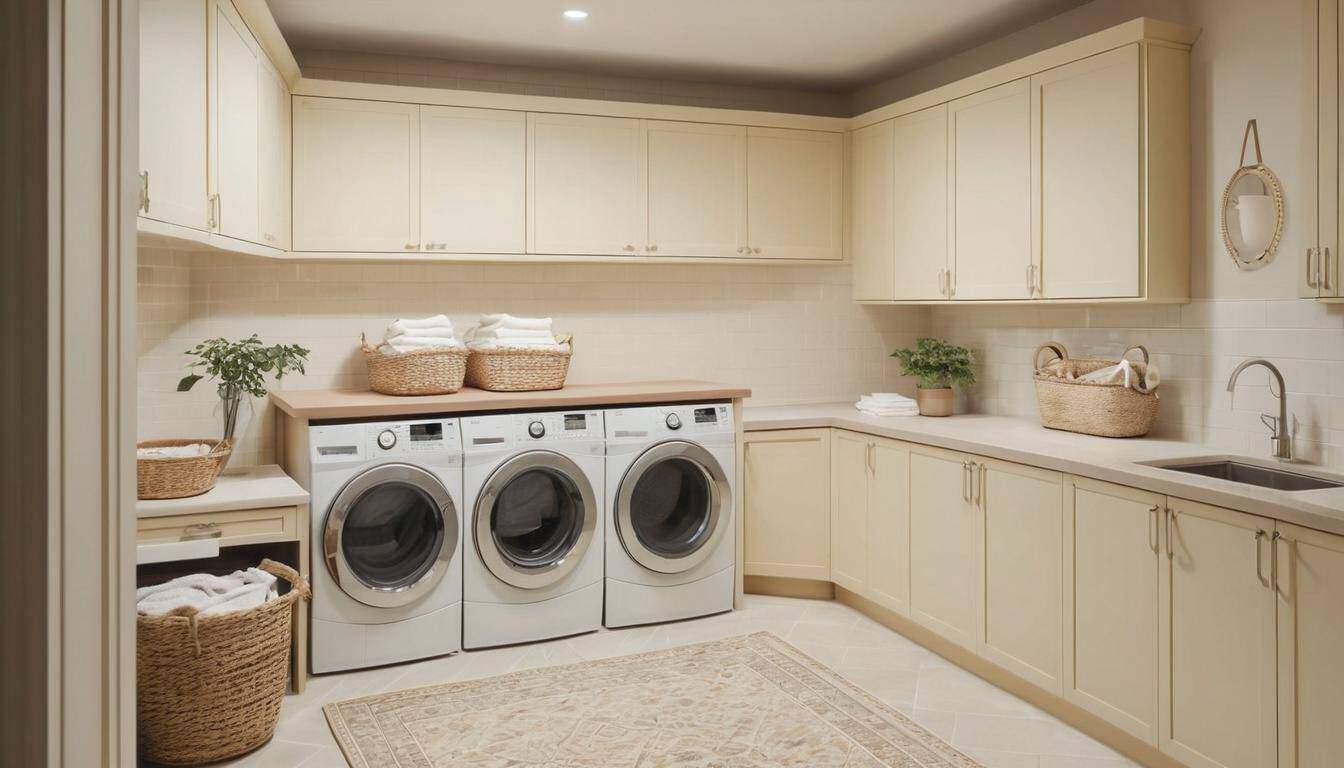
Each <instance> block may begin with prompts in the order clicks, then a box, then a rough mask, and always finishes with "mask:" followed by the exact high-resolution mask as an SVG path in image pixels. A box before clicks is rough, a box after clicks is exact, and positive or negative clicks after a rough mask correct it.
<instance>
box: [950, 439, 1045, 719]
mask: <svg viewBox="0 0 1344 768" xmlns="http://www.w3.org/2000/svg"><path fill="white" fill-rule="evenodd" d="M975 474H976V477H975V480H976V485H977V487H976V488H975V490H974V491H973V493H972V497H973V499H974V501H975V503H976V504H978V505H979V506H980V509H981V516H982V518H983V525H984V537H983V539H982V541H983V546H984V555H983V557H982V561H983V563H984V584H985V597H984V617H983V619H982V621H981V632H980V635H979V638H978V652H979V653H980V655H981V656H983V657H985V658H987V659H989V660H990V661H992V662H994V663H996V664H998V665H999V666H1001V667H1003V668H1005V669H1008V670H1010V671H1012V672H1014V673H1016V674H1017V675H1018V676H1019V677H1021V678H1022V679H1024V680H1028V681H1030V682H1033V683H1035V684H1036V685H1038V686H1040V687H1041V688H1044V689H1045V690H1047V691H1050V692H1052V693H1055V694H1062V693H1063V684H1062V683H1061V674H1062V669H1061V665H1062V662H1061V651H1060V637H1061V633H1062V619H1061V607H1060V600H1061V595H1062V592H1063V589H1062V585H1061V578H1060V569H1061V567H1062V566H1061V562H1062V560H1063V554H1062V547H1063V532H1062V530H1063V513H1064V508H1063V503H1064V501H1063V500H1064V492H1063V480H1062V478H1061V477H1060V476H1059V475H1058V474H1056V473H1054V472H1047V471H1045V470H1041V469H1036V468H1034V467H1026V466H1022V465H1020V464H1010V463H1008V462H1003V461H994V460H988V459H986V460H982V461H979V462H977V465H976V473H975Z"/></svg>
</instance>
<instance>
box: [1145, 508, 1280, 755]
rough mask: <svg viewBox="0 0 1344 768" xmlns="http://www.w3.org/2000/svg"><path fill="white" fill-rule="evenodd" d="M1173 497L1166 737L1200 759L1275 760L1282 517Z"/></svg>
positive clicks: (1164, 649)
mask: <svg viewBox="0 0 1344 768" xmlns="http://www.w3.org/2000/svg"><path fill="white" fill-rule="evenodd" d="M1169 506H1170V508H1171V511H1170V513H1169V514H1171V515H1172V517H1171V520H1170V525H1171V528H1170V530H1171V538H1170V540H1169V541H1168V546H1169V549H1168V552H1169V553H1170V556H1169V557H1168V558H1164V562H1163V564H1162V568H1161V574H1162V582H1161V583H1162V587H1161V598H1162V606H1161V613H1160V614H1159V617H1160V618H1159V620H1160V622H1161V627H1160V630H1159V636H1160V637H1161V640H1162V642H1161V645H1160V646H1159V648H1160V653H1159V657H1158V666H1159V669H1158V679H1159V680H1160V681H1161V685H1162V688H1161V691H1160V694H1159V695H1160V699H1159V704H1160V711H1159V721H1158V722H1159V723H1160V732H1159V734H1158V736H1159V741H1158V745H1159V747H1160V748H1161V750H1162V751H1163V752H1165V753H1167V754H1168V755H1170V756H1172V757H1173V758H1175V759H1177V760H1179V761H1181V762H1183V763H1185V764H1186V765H1188V766H1190V767H1191V768H1273V767H1274V766H1275V764H1276V761H1277V747H1276V741H1275V730H1276V728H1277V723H1276V719H1277V714H1276V681H1275V676H1276V670H1275V647H1274V646H1275V621H1274V603H1275V600H1274V593H1273V592H1272V591H1271V590H1270V555H1269V548H1270V531H1272V530H1273V523H1272V522H1271V521H1269V520H1265V519H1263V518H1259V517H1254V516H1251V515H1246V514H1242V513H1240V512H1232V511H1230V510H1226V509H1220V508H1217V507H1211V506H1208V505H1205V504H1197V503H1195V502H1190V501H1184V500H1180V499H1171V500H1170V501H1169Z"/></svg>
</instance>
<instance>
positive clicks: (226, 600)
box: [135, 568, 278, 615]
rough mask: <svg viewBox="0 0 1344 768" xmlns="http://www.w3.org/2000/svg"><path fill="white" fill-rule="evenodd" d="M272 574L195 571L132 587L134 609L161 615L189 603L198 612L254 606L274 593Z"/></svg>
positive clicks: (234, 609)
mask: <svg viewBox="0 0 1344 768" xmlns="http://www.w3.org/2000/svg"><path fill="white" fill-rule="evenodd" d="M275 582H276V579H275V576H272V575H271V574H269V573H267V572H266V571H263V570H261V569H259V568H248V569H247V570H246V571H234V572H233V573H231V574H229V575H228V576H212V575H210V574H208V573H196V574H192V575H190V576H181V577H179V578H176V579H173V580H172V581H169V582H166V583H163V584H156V585H153V586H149V587H141V588H140V589H137V590H136V591H135V609H136V610H137V611H139V612H140V613H147V614H154V615H161V614H165V613H170V612H172V611H173V610H174V609H177V608H180V607H182V606H191V607H193V608H195V609H196V610H197V611H199V612H200V613H201V615H212V614H217V613H228V612H230V611H241V610H245V609H247V608H255V607H256V606H258V605H261V604H262V603H264V602H266V601H267V600H269V599H271V598H274V597H276V596H277V594H278V593H277V591H276V589H275Z"/></svg>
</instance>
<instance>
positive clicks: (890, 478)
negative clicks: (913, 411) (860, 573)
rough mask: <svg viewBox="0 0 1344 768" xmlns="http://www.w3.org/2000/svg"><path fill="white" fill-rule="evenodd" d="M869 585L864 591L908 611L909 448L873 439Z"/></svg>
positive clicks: (877, 599)
mask: <svg viewBox="0 0 1344 768" xmlns="http://www.w3.org/2000/svg"><path fill="white" fill-rule="evenodd" d="M866 539H867V545H868V553H867V554H868V585H867V589H866V590H865V591H864V594H865V595H867V596H868V598H869V599H870V600H872V601H874V602H876V603H879V604H881V605H883V606H885V607H886V608H889V609H891V610H893V611H896V612H897V613H900V614H903V615H908V614H909V612H910V449H909V448H907V447H906V446H905V445H904V444H902V443H898V442H896V441H894V440H884V439H882V438H876V437H875V438H873V473H872V478H871V483H870V485H869V487H868V526H867V535H866Z"/></svg>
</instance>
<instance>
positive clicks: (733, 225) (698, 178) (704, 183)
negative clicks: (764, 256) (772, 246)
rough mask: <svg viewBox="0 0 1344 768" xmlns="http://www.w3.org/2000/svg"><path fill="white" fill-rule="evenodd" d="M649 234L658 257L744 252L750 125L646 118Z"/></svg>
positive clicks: (646, 249) (644, 246) (642, 246)
mask: <svg viewBox="0 0 1344 768" xmlns="http://www.w3.org/2000/svg"><path fill="white" fill-rule="evenodd" d="M644 136H645V142H646V146H647V147H648V190H649V236H648V241H647V242H644V243H636V246H637V247H638V248H639V250H640V251H641V252H643V253H648V254H651V255H654V254H656V255H659V256H727V257H736V256H745V255H746V254H745V250H746V247H747V129H746V128H744V127H742V126H740V125H710V124H707V123H674V122H668V121H663V120H646V121H644Z"/></svg>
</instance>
